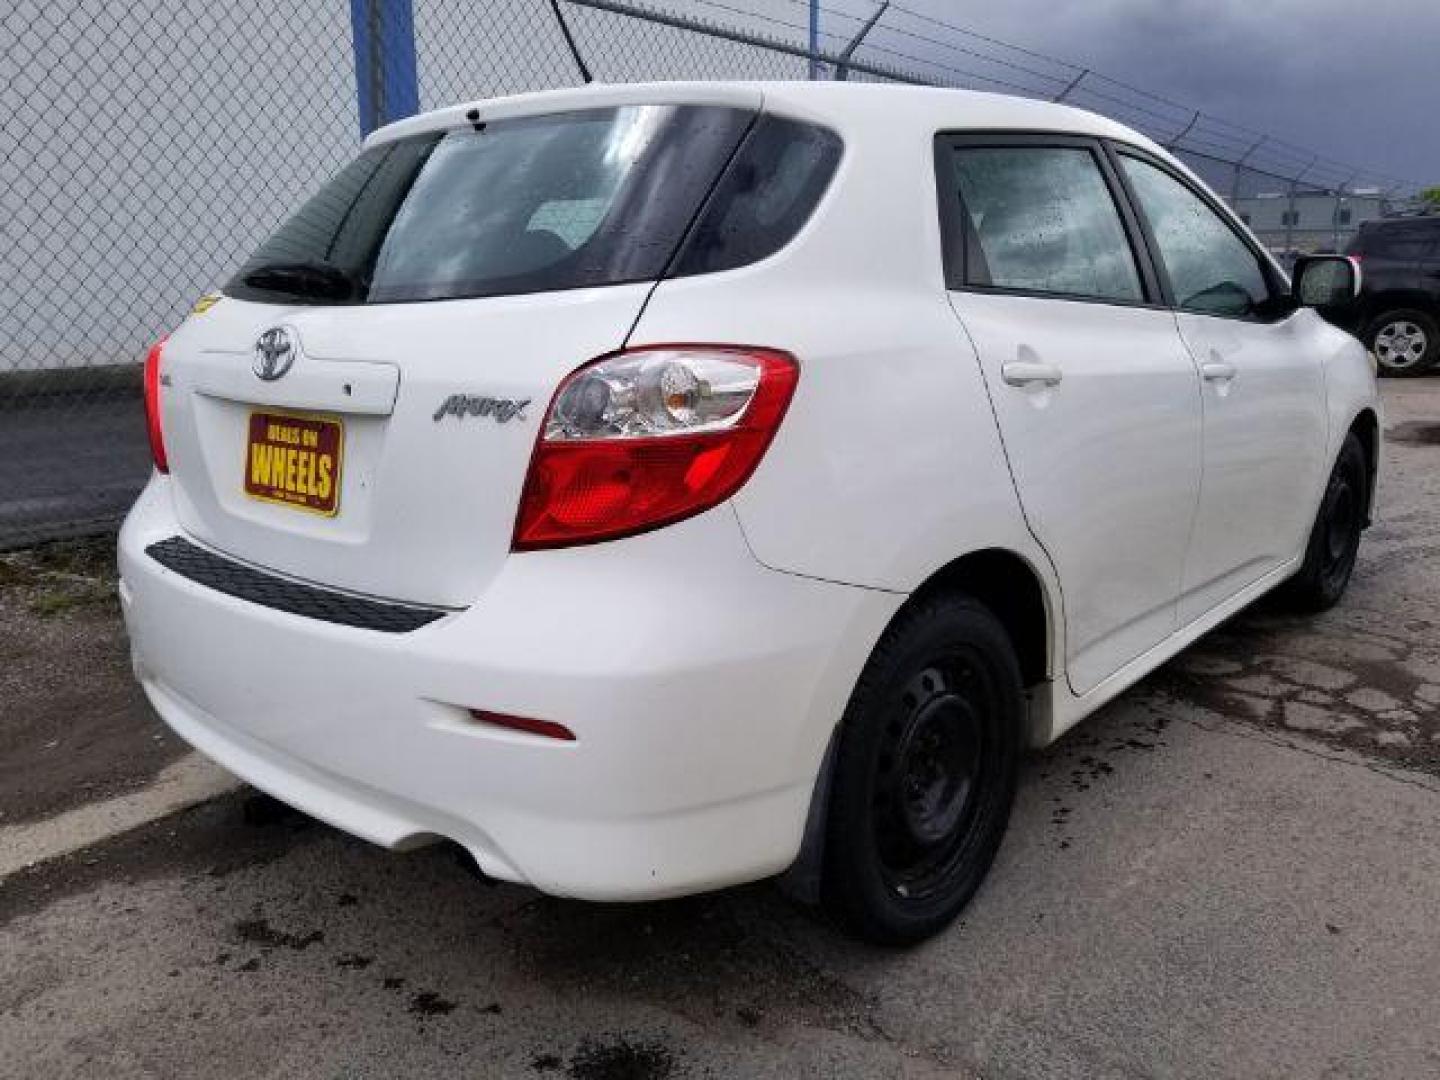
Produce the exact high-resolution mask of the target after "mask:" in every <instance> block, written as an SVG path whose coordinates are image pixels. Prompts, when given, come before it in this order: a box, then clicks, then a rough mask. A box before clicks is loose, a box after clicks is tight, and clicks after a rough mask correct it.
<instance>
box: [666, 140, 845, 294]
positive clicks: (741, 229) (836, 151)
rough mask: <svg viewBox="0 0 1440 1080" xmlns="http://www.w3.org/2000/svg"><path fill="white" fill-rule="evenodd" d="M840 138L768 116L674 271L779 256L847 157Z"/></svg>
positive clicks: (702, 216) (744, 148) (739, 154)
mask: <svg viewBox="0 0 1440 1080" xmlns="http://www.w3.org/2000/svg"><path fill="white" fill-rule="evenodd" d="M840 149H841V144H840V136H838V135H836V134H835V133H834V132H832V131H829V130H827V129H825V128H821V127H816V126H815V125H813V124H805V123H801V122H800V121H798V120H787V119H785V118H784V117H779V116H762V117H761V118H760V119H759V120H758V121H757V122H756V124H755V129H754V130H753V131H752V132H751V133H750V135H749V137H748V138H746V140H745V142H744V143H743V144H742V145H741V147H740V149H739V151H738V152H737V153H736V155H735V159H734V160H733V161H731V163H730V165H729V167H728V168H727V169H726V170H725V175H724V176H723V177H721V179H720V181H719V182H718V183H717V184H716V185H715V192H714V194H713V195H711V196H710V200H709V201H708V202H707V203H706V204H705V208H704V210H702V211H701V213H700V219H699V220H698V221H697V222H696V223H695V227H694V230H693V231H692V233H691V235H690V239H689V240H688V241H687V242H686V244H685V249H684V251H682V252H681V254H680V257H679V258H678V259H677V260H676V265H675V270H674V274H675V276H676V277H684V276H687V275H690V274H708V273H714V272H715V271H717V270H732V269H734V268H735V267H737V266H747V265H749V264H750V263H754V262H759V261H760V260H761V259H763V258H765V257H766V256H769V255H773V254H775V252H777V251H779V250H780V249H781V248H782V247H784V246H785V245H786V244H788V243H789V242H790V241H791V240H792V239H794V238H795V235H796V234H797V233H799V231H800V229H801V228H802V227H803V226H804V224H805V222H807V221H808V220H809V219H810V214H811V213H812V212H813V211H814V209H815V207H816V206H817V205H818V204H819V202H820V197H821V196H822V195H824V194H825V189H826V188H827V187H828V186H829V184H830V178H831V177H832V176H833V175H834V174H835V168H836V166H837V165H838V164H839V162H840Z"/></svg>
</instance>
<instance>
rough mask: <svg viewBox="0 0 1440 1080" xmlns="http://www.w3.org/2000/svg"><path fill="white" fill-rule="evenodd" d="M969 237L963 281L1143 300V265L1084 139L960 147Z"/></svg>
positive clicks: (958, 167)
mask: <svg viewBox="0 0 1440 1080" xmlns="http://www.w3.org/2000/svg"><path fill="white" fill-rule="evenodd" d="M952 154H953V157H952V159H951V165H952V169H953V175H954V182H955V188H956V190H955V191H954V192H953V193H952V194H951V195H950V197H955V196H958V198H959V201H960V203H961V205H962V207H963V212H964V216H965V226H966V230H967V239H968V243H967V246H966V258H965V283H966V284H967V285H971V286H979V287H982V288H986V287H989V288H998V289H1007V290H1016V291H1020V292H1028V293H1046V294H1053V295H1057V296H1071V297H1079V298H1085V299H1096V300H1109V301H1123V302H1139V301H1142V300H1144V298H1145V296H1144V289H1143V286H1142V284H1141V277H1140V271H1139V269H1138V267H1137V265H1136V261H1135V254H1134V251H1133V250H1132V249H1131V246H1130V242H1129V239H1128V238H1127V236H1126V233H1125V226H1124V224H1123V222H1122V219H1121V217H1120V211H1119V209H1118V207H1117V206H1116V204H1115V199H1114V197H1113V196H1112V195H1111V193H1110V189H1109V186H1108V185H1107V183H1106V181H1105V176H1104V174H1103V173H1102V172H1101V170H1100V165H1099V162H1098V161H1097V159H1096V156H1095V154H1094V152H1092V151H1091V150H1089V149H1087V148H1085V147H1079V146H1013V147H1011V146H968V147H957V148H955V149H954V150H953V151H952Z"/></svg>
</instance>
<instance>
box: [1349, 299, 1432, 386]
mask: <svg viewBox="0 0 1440 1080" xmlns="http://www.w3.org/2000/svg"><path fill="white" fill-rule="evenodd" d="M1365 344H1366V345H1368V346H1369V347H1370V352H1371V353H1372V354H1374V356H1375V364H1376V366H1377V367H1378V368H1379V370H1380V374H1382V375H1422V374H1424V373H1425V372H1426V371H1429V370H1430V369H1432V368H1433V367H1434V366H1435V364H1436V362H1437V361H1440V323H1437V322H1436V320H1435V317H1434V316H1433V315H1427V314H1426V313H1425V312H1423V311H1412V310H1405V309H1397V310H1395V311H1387V312H1385V314H1383V315H1381V316H1379V317H1378V318H1376V319H1375V320H1374V321H1372V322H1371V323H1370V328H1369V330H1368V331H1367V332H1366V334H1365Z"/></svg>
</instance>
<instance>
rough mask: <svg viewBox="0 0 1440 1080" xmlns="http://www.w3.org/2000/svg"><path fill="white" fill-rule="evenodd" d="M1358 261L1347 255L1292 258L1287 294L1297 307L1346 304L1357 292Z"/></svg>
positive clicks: (1358, 283)
mask: <svg viewBox="0 0 1440 1080" xmlns="http://www.w3.org/2000/svg"><path fill="white" fill-rule="evenodd" d="M1360 285H1361V280H1360V264H1359V262H1357V261H1356V260H1355V259H1352V258H1350V257H1348V256H1346V255H1302V256H1300V258H1298V259H1296V260H1295V270H1294V272H1293V274H1292V276H1291V278H1290V295H1291V297H1292V298H1293V299H1294V301H1295V303H1296V304H1297V305H1298V306H1300V307H1313V308H1328V307H1338V306H1340V305H1342V304H1348V303H1349V302H1350V301H1351V300H1354V299H1355V298H1356V297H1357V296H1359V295H1360Z"/></svg>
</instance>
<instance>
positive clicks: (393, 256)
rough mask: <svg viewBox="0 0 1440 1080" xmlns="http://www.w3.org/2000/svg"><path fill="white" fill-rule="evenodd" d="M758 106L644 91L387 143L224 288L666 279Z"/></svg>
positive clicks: (299, 299)
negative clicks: (622, 102) (665, 98)
mask: <svg viewBox="0 0 1440 1080" xmlns="http://www.w3.org/2000/svg"><path fill="white" fill-rule="evenodd" d="M753 120H754V114H753V113H751V112H748V111H745V110H740V109H733V108H725V107H715V106H690V105H678V106H677V105H638V106H626V107H620V108H608V109H587V110H582V111H576V112H568V113H554V114H549V115H543V116H534V117H523V118H515V119H509V120H498V121H494V122H491V123H489V124H486V125H483V126H481V129H480V130H478V131H477V130H472V129H471V128H469V127H466V128H463V129H460V130H452V131H447V132H443V133H427V134H423V135H415V136H410V137H407V138H401V139H398V140H394V141H392V142H388V143H384V144H381V145H379V146H376V147H372V148H371V149H369V150H366V151H364V152H363V153H362V154H361V155H360V156H359V157H358V158H357V159H356V160H355V161H354V162H352V163H351V164H350V165H349V166H347V167H346V168H345V169H344V170H342V171H341V172H340V173H339V174H338V175H337V176H336V177H335V178H334V179H333V180H332V181H330V182H329V183H328V184H326V185H325V186H324V187H323V188H322V189H321V190H320V191H319V192H318V193H317V194H316V195H315V196H314V197H313V198H312V199H311V200H310V201H309V202H308V203H306V204H305V205H304V206H303V207H301V209H300V210H299V211H298V212H297V213H296V214H295V215H294V216H293V217H291V218H290V219H289V220H288V221H287V222H286V223H285V224H283V225H282V226H281V227H280V229H279V230H278V231H277V232H276V233H275V235H274V236H272V237H271V238H270V239H269V240H267V241H266V242H265V243H264V244H263V245H262V246H261V247H260V249H259V250H258V251H257V252H256V253H255V254H254V255H253V256H252V257H251V258H250V260H249V261H248V262H247V263H246V264H245V265H244V266H243V267H242V268H241V269H240V271H239V273H237V274H236V276H235V278H234V279H233V280H232V281H231V282H230V283H229V285H228V286H227V287H226V292H227V293H229V294H230V295H232V296H239V297H242V298H244V299H255V300H267V301H275V302H284V303H386V302H395V301H413V300H446V299H455V298H460V297H476V296H495V295H507V294H515V293H528V292H539V291H547V290H552V289H573V288H582V287H587V286H594V285H610V284H620V283H624V282H632V281H645V280H654V279H656V278H659V277H660V275H661V273H662V272H663V270H664V269H665V267H666V265H667V264H668V262H669V261H670V259H671V257H672V256H673V255H674V253H675V251H676V248H677V247H678V245H679V243H680V241H681V239H682V237H683V236H684V235H685V232H686V230H687V228H688V227H689V226H690V224H691V222H692V220H693V219H694V218H695V215H696V213H697V211H698V210H699V208H700V206H701V203H702V202H703V201H704V199H705V197H706V195H707V193H708V192H709V191H710V189H711V187H712V186H714V184H715V182H716V178H717V177H718V176H720V174H721V171H722V170H723V169H724V168H725V166H726V164H727V163H728V162H729V161H730V160H731V158H732V157H733V156H734V154H735V151H736V148H737V147H738V146H739V144H740V142H741V140H742V139H743V138H744V136H745V135H746V133H747V131H748V130H749V128H750V126H751V123H752V121H753Z"/></svg>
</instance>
